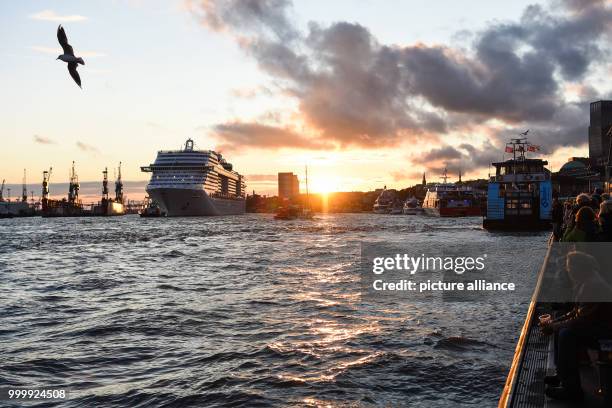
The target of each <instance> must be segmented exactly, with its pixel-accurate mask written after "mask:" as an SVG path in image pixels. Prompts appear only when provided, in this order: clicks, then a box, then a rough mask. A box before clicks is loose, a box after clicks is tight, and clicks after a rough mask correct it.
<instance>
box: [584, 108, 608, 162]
mask: <svg viewBox="0 0 612 408" xmlns="http://www.w3.org/2000/svg"><path fill="white" fill-rule="evenodd" d="M611 127H612V101H596V102H592V103H591V109H590V124H589V157H590V158H591V159H592V160H594V161H595V163H596V164H597V165H602V164H605V163H606V161H607V160H608V153H609V151H610V132H609V131H610V128H611Z"/></svg>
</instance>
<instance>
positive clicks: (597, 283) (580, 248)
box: [540, 189, 612, 401]
mask: <svg viewBox="0 0 612 408" xmlns="http://www.w3.org/2000/svg"><path fill="white" fill-rule="evenodd" d="M552 210H553V213H552V216H553V239H554V240H555V241H559V242H561V243H569V244H570V246H569V247H567V248H565V247H563V248H565V249H566V251H569V252H562V253H564V254H565V255H564V257H565V265H564V272H565V274H566V278H567V279H569V282H570V284H571V287H572V293H573V296H574V298H573V302H568V303H562V304H556V306H555V309H556V312H557V313H556V317H555V318H550V319H548V318H547V319H544V320H542V319H540V329H541V331H542V332H543V333H544V334H545V335H553V336H554V346H555V347H554V350H555V353H554V362H555V366H556V369H557V373H556V374H555V375H553V376H547V377H546V378H545V379H544V382H545V384H546V395H547V396H548V397H550V398H553V399H560V400H574V401H576V400H582V398H583V397H584V393H583V390H582V387H581V381H580V361H581V356H583V354H584V353H583V351H582V350H584V349H585V348H586V347H589V348H595V349H596V348H597V347H598V342H599V340H602V339H612V283H611V282H610V279H609V277H608V276H607V274H606V270H605V269H604V270H602V267H603V268H607V266H608V263H609V259H608V258H607V257H605V259H602V256H601V251H602V247H601V244H599V245H600V246H592V245H591V246H588V245H584V244H576V245H571V243H583V242H593V243H596V242H612V200H611V199H610V196H609V195H608V194H604V193H603V191H602V190H601V189H596V190H595V191H594V192H593V193H592V194H586V193H583V194H580V195H578V196H577V197H576V199H575V200H571V201H570V200H568V201H565V202H564V203H562V202H561V201H560V200H559V199H558V198H554V199H553V207H552ZM596 245H597V244H596ZM606 252H607V251H605V248H604V251H603V253H606ZM546 316H548V315H546Z"/></svg>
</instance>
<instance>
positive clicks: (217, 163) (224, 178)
mask: <svg viewBox="0 0 612 408" xmlns="http://www.w3.org/2000/svg"><path fill="white" fill-rule="evenodd" d="M140 169H141V170H142V171H143V172H146V173H151V179H150V181H149V184H147V187H146V191H147V194H148V195H149V197H151V199H152V200H153V201H155V202H156V203H158V205H159V206H160V208H161V210H162V211H163V212H165V213H166V215H167V216H168V217H176V216H199V215H231V214H244V212H245V209H246V206H245V203H246V200H245V193H244V192H245V191H246V186H245V183H244V177H243V176H242V175H240V174H239V173H237V172H236V171H234V169H233V166H232V165H231V164H230V163H228V162H227V161H226V160H225V159H224V158H223V156H222V155H221V153H217V152H215V151H212V150H194V147H193V140H192V139H188V140H187V141H186V142H185V147H184V148H183V149H182V150H169V151H163V150H162V151H159V152H158V153H157V158H156V159H155V163H153V164H150V165H148V166H142V167H141V168H140Z"/></svg>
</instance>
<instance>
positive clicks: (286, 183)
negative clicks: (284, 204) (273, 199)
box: [278, 173, 300, 199]
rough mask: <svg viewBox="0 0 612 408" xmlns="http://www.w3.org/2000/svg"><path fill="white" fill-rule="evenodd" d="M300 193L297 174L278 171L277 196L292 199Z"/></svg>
mask: <svg viewBox="0 0 612 408" xmlns="http://www.w3.org/2000/svg"><path fill="white" fill-rule="evenodd" d="M299 195H300V181H299V180H298V177H297V174H293V173H278V197H279V198H287V199H293V198H297V197H298V196H299Z"/></svg>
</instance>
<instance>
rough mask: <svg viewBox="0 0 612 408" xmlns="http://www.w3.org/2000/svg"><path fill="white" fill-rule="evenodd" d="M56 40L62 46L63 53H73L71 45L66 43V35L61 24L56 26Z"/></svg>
mask: <svg viewBox="0 0 612 408" xmlns="http://www.w3.org/2000/svg"><path fill="white" fill-rule="evenodd" d="M57 40H58V41H59V43H60V45H61V46H62V49H63V50H64V54H67V55H74V51H73V50H72V46H71V45H70V44H68V37H67V36H66V31H64V27H62V25H61V24H60V25H59V27H57Z"/></svg>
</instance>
